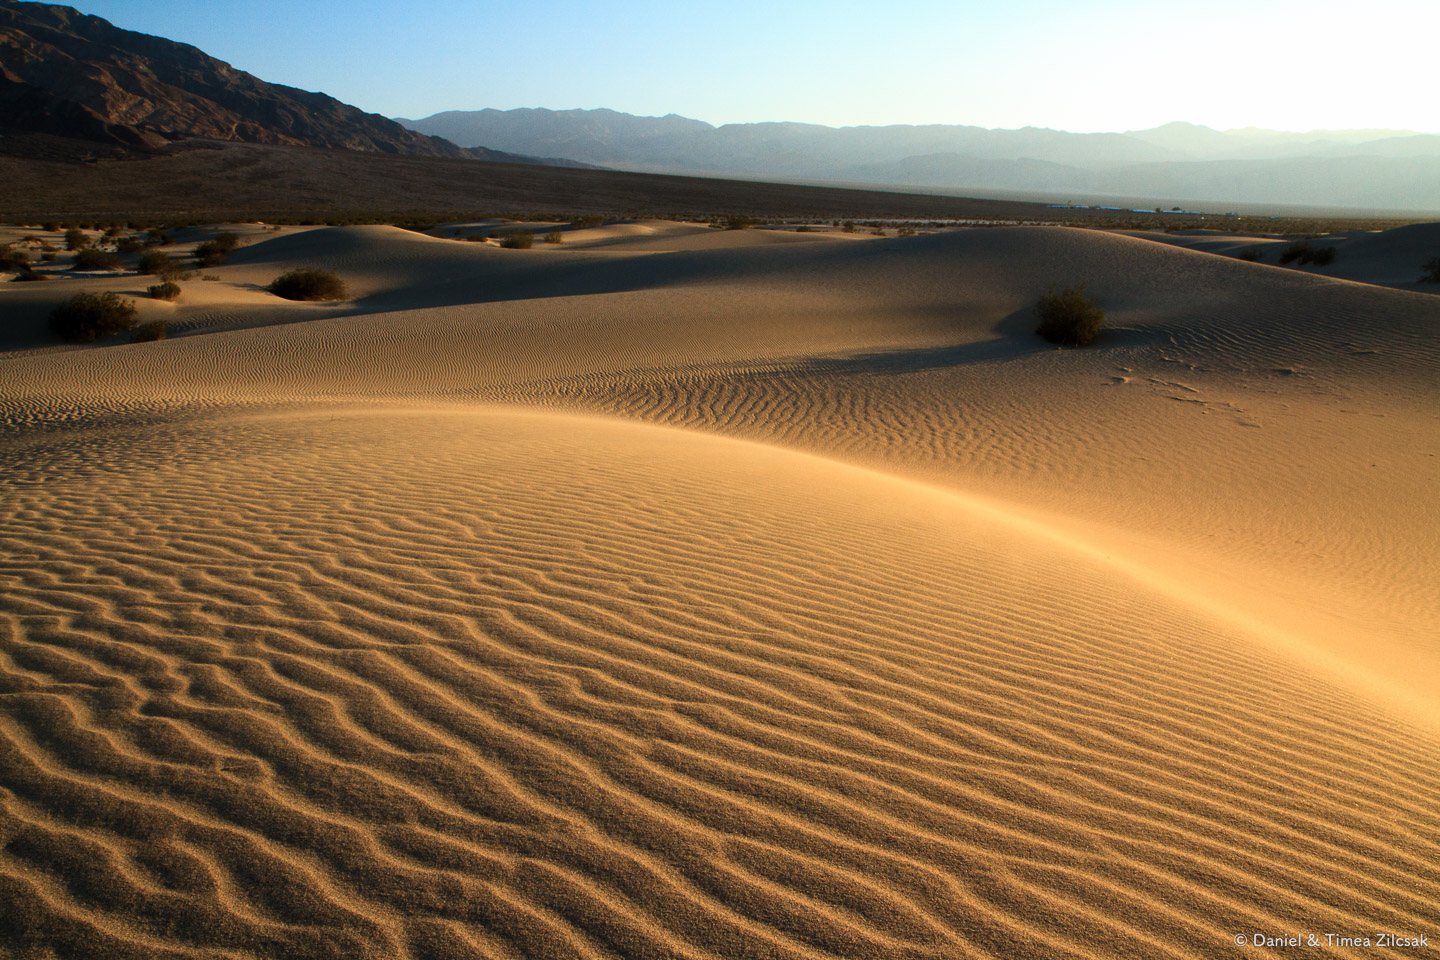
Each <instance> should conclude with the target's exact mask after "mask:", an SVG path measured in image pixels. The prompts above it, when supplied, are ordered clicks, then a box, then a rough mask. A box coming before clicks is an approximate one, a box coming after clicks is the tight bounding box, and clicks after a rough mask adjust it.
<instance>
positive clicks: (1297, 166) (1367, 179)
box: [399, 109, 1440, 211]
mask: <svg viewBox="0 0 1440 960" xmlns="http://www.w3.org/2000/svg"><path fill="white" fill-rule="evenodd" d="M399 122H400V123H401V124H403V125H404V126H406V127H408V128H409V129H412V130H415V131H417V132H422V133H426V134H431V135H436V136H441V137H445V138H446V139H448V140H452V141H454V142H455V143H459V144H462V145H472V144H479V143H484V144H485V145H487V146H489V147H491V148H492V149H499V150H509V151H514V152H519V153H531V154H543V155H554V156H565V157H571V158H573V159H576V160H581V161H585V162H589V163H595V164H602V165H605V166H609V167H615V168H619V169H626V170H637V171H645V172H654V173H687V174H705V175H712V176H738V177H752V178H767V177H768V178H775V179H785V180H803V181H810V182H827V183H847V184H873V185H883V186H892V187H893V186H904V187H910V188H921V189H939V190H944V191H947V192H973V191H992V192H993V191H1000V192H1022V193H1039V194H1048V195H1052V196H1053V197H1056V198H1063V197H1082V196H1083V197H1123V198H1130V199H1132V200H1143V201H1146V202H1147V203H1156V202H1168V201H1173V202H1176V203H1237V204H1244V203H1249V204H1298V205H1320V206H1332V207H1363V208H1369V209H1393V210H1424V211H1440V136H1435V135H1429V134H1418V133H1414V132H1412V131H1405V130H1339V131H1313V132H1310V133H1286V132H1283V131H1274V130H1260V129H1244V130H1230V131H1219V130H1213V129H1210V128H1209V127H1204V126H1200V125H1197V124H1190V123H1179V122H1177V123H1170V124H1166V125H1164V126H1161V127H1156V128H1154V129H1151V130H1132V131H1128V132H1124V133H1067V132H1065V131H1059V130H1048V129H1042V128H1037V127H1024V128H1020V129H1015V130H992V129H986V128H983V127H975V126H956V125H945V124H934V125H924V126H913V125H895V126H862V127H839V128H836V127H826V126H820V125H817V124H806V123H741V124H726V125H723V126H713V125H711V124H708V123H705V122H703V121H700V120H693V119H690V118H687V117H681V116H677V115H675V114H670V115H668V116H664V117H638V116H633V115H631V114H627V113H619V112H617V111H614V110H545V109H520V110H490V109H486V110H474V111H447V112H444V113H437V114H434V115H432V116H429V117H426V118H424V119H421V120H409V119H403V118H401V119H400V120H399ZM1167 205H1168V203H1167Z"/></svg>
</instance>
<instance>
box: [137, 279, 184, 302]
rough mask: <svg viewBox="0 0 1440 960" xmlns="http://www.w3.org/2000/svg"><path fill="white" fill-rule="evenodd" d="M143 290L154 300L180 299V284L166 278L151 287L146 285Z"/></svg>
mask: <svg viewBox="0 0 1440 960" xmlns="http://www.w3.org/2000/svg"><path fill="white" fill-rule="evenodd" d="M145 292H146V293H148V294H150V297H151V299H154V300H178V299H180V284H178V283H171V282H170V281H169V280H166V281H165V282H164V283H157V284H155V286H153V287H146V288H145Z"/></svg>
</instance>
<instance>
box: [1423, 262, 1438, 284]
mask: <svg viewBox="0 0 1440 960" xmlns="http://www.w3.org/2000/svg"><path fill="white" fill-rule="evenodd" d="M1420 269H1421V270H1424V271H1425V272H1424V273H1422V274H1421V275H1420V282H1421V283H1440V257H1431V258H1430V259H1429V260H1426V261H1425V265H1424V266H1422V267H1421V268H1420Z"/></svg>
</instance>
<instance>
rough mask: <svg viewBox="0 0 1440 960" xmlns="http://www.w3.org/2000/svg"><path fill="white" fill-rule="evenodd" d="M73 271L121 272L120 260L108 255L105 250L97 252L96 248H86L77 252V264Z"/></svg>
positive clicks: (110, 254) (113, 255) (111, 254)
mask: <svg viewBox="0 0 1440 960" xmlns="http://www.w3.org/2000/svg"><path fill="white" fill-rule="evenodd" d="M71 269H72V270H119V269H120V258H119V257H117V256H115V254H113V253H106V252H105V251H104V250H97V249H95V248H94V247H85V248H84V249H82V250H76V251H75V264H74V266H72V267H71Z"/></svg>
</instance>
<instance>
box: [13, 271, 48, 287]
mask: <svg viewBox="0 0 1440 960" xmlns="http://www.w3.org/2000/svg"><path fill="white" fill-rule="evenodd" d="M44 279H45V274H43V273H41V272H40V271H39V270H35V269H32V268H30V267H25V268H24V269H23V270H21V271H20V272H19V273H17V274H15V276H13V277H11V278H10V280H11V282H12V283H14V282H19V283H26V282H29V281H33V280H44Z"/></svg>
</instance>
